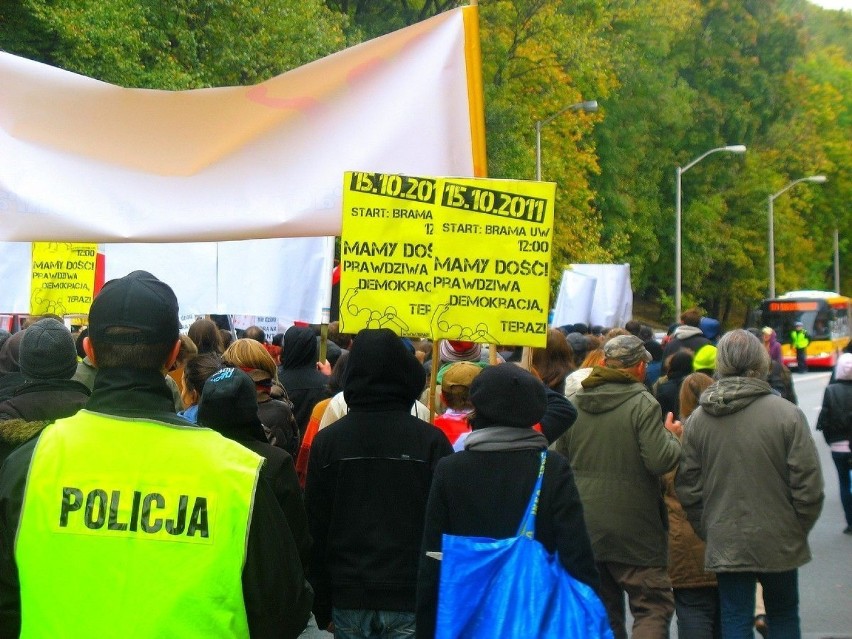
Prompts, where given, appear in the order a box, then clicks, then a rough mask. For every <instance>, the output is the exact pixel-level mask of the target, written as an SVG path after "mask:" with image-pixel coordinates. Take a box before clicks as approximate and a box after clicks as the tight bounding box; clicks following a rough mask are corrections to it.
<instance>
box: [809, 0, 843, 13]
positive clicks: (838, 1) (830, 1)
mask: <svg viewBox="0 0 852 639" xmlns="http://www.w3.org/2000/svg"><path fill="white" fill-rule="evenodd" d="M810 1H811V2H813V3H814V4H818V5H819V6H821V7H825V8H826V9H846V10H847V11H849V10H852V0H810Z"/></svg>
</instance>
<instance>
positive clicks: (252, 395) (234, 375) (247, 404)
mask: <svg viewBox="0 0 852 639" xmlns="http://www.w3.org/2000/svg"><path fill="white" fill-rule="evenodd" d="M198 423H199V424H201V425H202V426H204V427H206V428H212V429H213V430H215V431H217V432H220V433H222V434H223V435H225V436H226V437H239V436H247V437H251V438H253V439H257V440H258V441H263V442H265V441H268V440H267V439H266V434H265V433H264V430H263V425H262V424H261V422H260V418H259V417H258V416H257V390H256V388H255V385H254V382H253V381H252V380H251V377H249V376H248V374H246V373H244V372H243V371H241V370H240V369H239V368H223V369H221V370H219V371H216V372H215V373H213V375H211V376H210V377H209V378H208V379H207V381H206V382H204V388H203V389H202V391H201V400H200V401H199V402H198Z"/></svg>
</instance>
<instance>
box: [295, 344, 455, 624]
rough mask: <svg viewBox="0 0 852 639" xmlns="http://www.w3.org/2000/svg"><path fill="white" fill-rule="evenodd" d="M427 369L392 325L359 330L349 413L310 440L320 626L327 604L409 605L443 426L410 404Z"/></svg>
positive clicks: (309, 499)
mask: <svg viewBox="0 0 852 639" xmlns="http://www.w3.org/2000/svg"><path fill="white" fill-rule="evenodd" d="M424 383H425V372H424V370H423V367H422V365H421V364H420V363H419V362H418V361H417V359H416V358H415V357H414V356H413V355H412V354H411V353H409V352H408V350H407V349H406V348H405V346H404V345H403V343H402V341H401V340H400V339H399V338H398V337H397V336H396V335H395V334H394V333H393V332H392V331H390V330H388V329H367V330H364V331H361V332H360V333H359V334H358V336H357V337H356V339H355V344H354V346H353V348H352V351H351V352H350V355H349V361H348V365H347V371H346V376H345V378H344V381H343V386H344V391H343V392H344V397H345V398H346V403H347V404H348V406H349V413H347V414H346V415H345V416H344V417H342V418H341V419H340V420H338V421H337V422H335V423H333V424H332V425H330V426H329V427H328V428H325V429H323V430H321V431H320V432H319V433H317V436H316V438H315V439H314V441H313V444H312V445H311V454H310V460H309V462H308V474H307V480H306V485H305V501H306V507H307V511H308V524H309V525H310V531H311V536H312V537H313V539H314V550H313V555H312V560H311V564H310V575H309V580H310V581H311V585H313V587H314V591H315V600H314V615H315V616H316V619H317V624H318V626H319V627H320V628H325V627H326V626H327V625H328V623H329V621H330V620H331V608H332V606H336V607H339V608H350V609H370V610H394V611H405V612H414V608H415V591H416V582H417V563H418V558H419V549H420V542H421V538H422V535H423V519H424V513H425V509H426V500H427V498H428V495H429V488H430V486H431V482H432V473H433V472H434V469H435V466H436V465H437V463H438V460H439V459H441V458H442V457H444V456H446V455H449V454H450V453H452V447H451V446H450V442H449V441H448V440H447V438H446V437H445V436H444V434H443V433H442V432H441V431H440V430H439V429H437V428H435V427H434V426H432V425H431V424H428V423H426V422H424V421H421V420H420V419H418V418H416V417H414V416H412V415H411V414H410V410H411V406H412V404H413V403H414V400H415V399H416V398H417V397H418V396H419V395H420V393H421V392H422V390H423V385H424Z"/></svg>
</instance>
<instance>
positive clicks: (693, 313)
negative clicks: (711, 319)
mask: <svg viewBox="0 0 852 639" xmlns="http://www.w3.org/2000/svg"><path fill="white" fill-rule="evenodd" d="M680 321H681V324H680V326H678V327H677V328H675V330H674V332H673V333H672V335H671V339H669V341H668V342H666V345H665V346H664V347H663V361H665V360H666V359H668V358H669V356H671V355H673V354H674V353H677V352H678V351H679V350H680V349H682V348H688V349H689V350H691V351H692V352H693V353H697V352H698V349H700V348H701V347H702V346H704V345H705V344H712V343H713V342H712V341H711V340H709V339H707V337H706V336H705V335H704V332H703V331H702V330H701V313H700V312H699V311H698V309H696V308H691V309H689V310H688V311H684V312H683V313H682V314H681V316H680Z"/></svg>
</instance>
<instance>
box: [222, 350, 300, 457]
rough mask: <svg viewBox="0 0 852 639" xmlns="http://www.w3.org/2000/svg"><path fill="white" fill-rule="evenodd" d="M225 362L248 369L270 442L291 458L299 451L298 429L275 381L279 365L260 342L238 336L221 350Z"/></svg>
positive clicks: (259, 411)
mask: <svg viewBox="0 0 852 639" xmlns="http://www.w3.org/2000/svg"><path fill="white" fill-rule="evenodd" d="M222 361H223V362H224V364H225V366H233V367H235V368H239V369H241V370H243V371H244V372H246V373H248V376H249V377H251V379H252V381H253V382H254V384H255V389H256V390H257V416H258V417H259V418H260V421H261V422H262V423H263V429H264V431H265V432H266V436H267V438H268V439H269V443H270V444H272V445H273V446H277V447H278V448H282V449H283V450H286V451H287V452H288V453H290V455H291V456H292V457H293V459H295V458H296V455H297V454H298V452H299V429H298V427H297V426H296V420H295V418H294V417H293V404H292V403H291V402H290V399H289V397H287V391H286V390H285V389H284V387H283V386H282V385H281V383H280V382H279V381H278V367H277V366H276V364H275V360H274V359H272V355H270V354H269V352H268V351H267V350H266V349H265V348H264V347H263V344H261V343H260V342H258V341H256V340H253V339H248V338H245V337H244V338H241V339H238V340H235V341H234V343H233V344H231V345H230V346H229V347H228V348H227V349H226V350H225V352H224V353H223V354H222Z"/></svg>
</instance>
